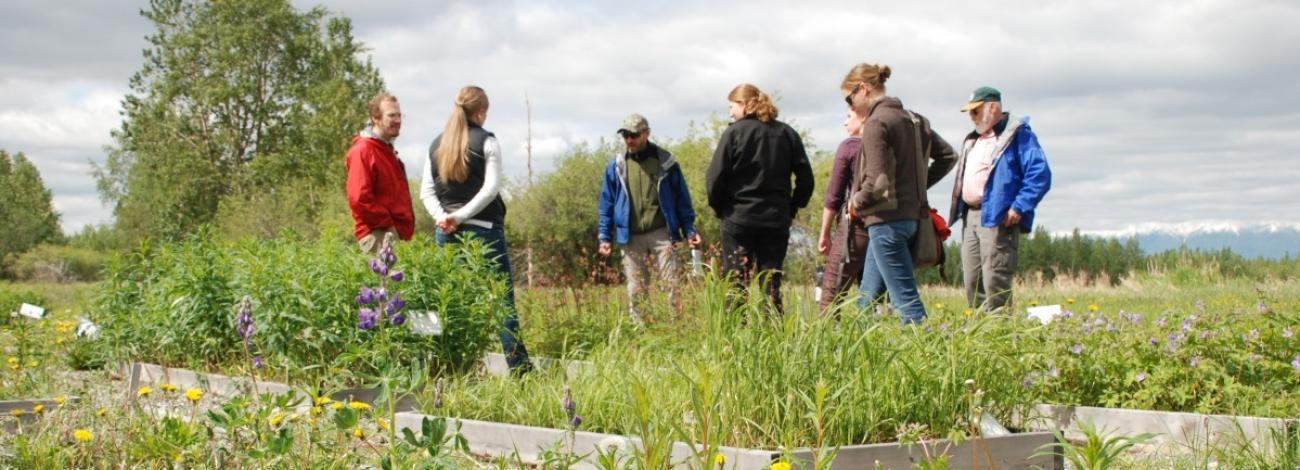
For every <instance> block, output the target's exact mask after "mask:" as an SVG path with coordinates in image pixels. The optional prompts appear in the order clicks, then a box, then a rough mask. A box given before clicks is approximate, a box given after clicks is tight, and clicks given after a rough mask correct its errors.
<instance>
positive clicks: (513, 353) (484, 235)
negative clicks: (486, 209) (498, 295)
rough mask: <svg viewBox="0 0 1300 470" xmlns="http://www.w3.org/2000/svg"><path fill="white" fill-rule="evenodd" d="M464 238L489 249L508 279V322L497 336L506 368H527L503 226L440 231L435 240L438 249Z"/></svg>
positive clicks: (467, 226)
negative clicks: (499, 339) (449, 233)
mask: <svg viewBox="0 0 1300 470" xmlns="http://www.w3.org/2000/svg"><path fill="white" fill-rule="evenodd" d="M465 237H475V238H478V239H479V240H481V241H482V242H483V243H484V245H486V247H487V255H488V257H490V258H492V259H493V260H495V261H496V267H497V272H499V273H501V274H504V275H505V277H506V308H507V312H508V313H506V318H505V321H504V323H503V324H502V325H501V331H500V332H498V333H497V335H498V336H499V337H500V338H501V352H502V353H504V354H505V355H506V364H508V365H509V366H510V368H511V369H515V368H517V367H528V348H526V347H524V343H523V342H522V341H519V313H518V311H517V310H516V309H515V278H514V273H513V272H511V270H510V252H509V248H508V247H507V246H506V231H505V229H503V228H501V227H500V226H497V227H494V228H483V227H479V226H477V225H468V224H464V225H461V226H460V228H458V229H457V230H456V232H455V233H453V234H451V235H447V234H444V233H442V231H441V230H437V231H435V233H434V239H435V240H437V242H438V246H444V245H446V244H448V243H460V242H461V241H463V239H464V238H465Z"/></svg>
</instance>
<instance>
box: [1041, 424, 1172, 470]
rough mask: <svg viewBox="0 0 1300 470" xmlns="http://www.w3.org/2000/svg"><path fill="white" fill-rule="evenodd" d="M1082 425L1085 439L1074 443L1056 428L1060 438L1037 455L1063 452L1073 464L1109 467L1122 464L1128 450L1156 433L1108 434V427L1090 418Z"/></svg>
mask: <svg viewBox="0 0 1300 470" xmlns="http://www.w3.org/2000/svg"><path fill="white" fill-rule="evenodd" d="M1078 427H1079V432H1081V433H1083V437H1084V441H1083V442H1082V443H1079V444H1072V443H1070V442H1069V441H1068V440H1067V439H1066V438H1065V434H1064V433H1062V432H1061V431H1060V430H1056V431H1054V432H1055V433H1056V440H1057V441H1058V442H1057V443H1053V444H1047V445H1045V446H1044V447H1043V448H1041V449H1040V450H1039V452H1038V453H1037V454H1035V456H1042V455H1053V456H1055V455H1060V456H1061V457H1063V458H1064V459H1065V460H1066V461H1067V462H1069V464H1070V466H1071V468H1077V469H1081V470H1105V469H1108V468H1111V467H1112V466H1114V465H1116V464H1118V463H1119V462H1120V461H1121V458H1122V457H1123V455H1124V452H1125V451H1127V450H1129V449H1131V448H1132V447H1133V446H1136V445H1141V444H1144V443H1146V442H1148V441H1150V440H1151V439H1153V438H1154V437H1155V435H1154V434H1151V433H1142V434H1138V435H1134V436H1122V435H1113V436H1106V430H1105V429H1098V428H1097V427H1096V426H1094V425H1093V424H1092V423H1091V422H1088V421H1083V422H1079V423H1078Z"/></svg>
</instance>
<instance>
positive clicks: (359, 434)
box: [352, 426, 366, 439]
mask: <svg viewBox="0 0 1300 470" xmlns="http://www.w3.org/2000/svg"><path fill="white" fill-rule="evenodd" d="M352 437H355V438H357V439H365V438H366V432H365V431H362V430H361V426H357V428H356V429H353V430H352Z"/></svg>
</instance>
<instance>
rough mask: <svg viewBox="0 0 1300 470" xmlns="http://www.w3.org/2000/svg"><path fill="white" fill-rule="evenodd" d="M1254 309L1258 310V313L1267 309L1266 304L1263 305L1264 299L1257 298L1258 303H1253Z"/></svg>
mask: <svg viewBox="0 0 1300 470" xmlns="http://www.w3.org/2000/svg"><path fill="white" fill-rule="evenodd" d="M1255 310H1259V313H1264V312H1267V311H1268V306H1267V305H1264V299H1259V303H1257V304H1255Z"/></svg>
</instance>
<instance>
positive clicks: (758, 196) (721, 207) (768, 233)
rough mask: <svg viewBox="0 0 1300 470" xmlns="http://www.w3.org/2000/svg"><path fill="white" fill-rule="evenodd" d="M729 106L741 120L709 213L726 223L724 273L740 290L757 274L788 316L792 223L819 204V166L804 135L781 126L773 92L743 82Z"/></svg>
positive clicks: (710, 178)
mask: <svg viewBox="0 0 1300 470" xmlns="http://www.w3.org/2000/svg"><path fill="white" fill-rule="evenodd" d="M727 100H728V101H729V102H730V107H729V112H730V114H731V118H732V119H733V120H734V122H732V123H731V125H730V126H728V127H727V130H726V131H723V133H722V137H721V138H720V139H719V140H718V148H717V149H716V150H715V151H714V152H713V161H712V162H711V163H710V164H709V172H708V175H707V186H708V192H709V207H712V208H713V212H714V214H716V215H717V216H718V218H719V219H721V220H722V251H723V253H722V264H723V268H724V269H725V270H726V272H727V274H728V275H729V276H731V278H732V280H733V281H734V282H737V283H738V284H739V285H741V286H743V285H744V284H747V283H748V281H749V280H750V278H751V276H753V275H754V273H755V271H757V273H758V274H759V275H760V280H762V281H765V282H766V284H767V285H766V289H767V296H768V299H769V300H770V301H771V302H772V304H773V306H775V307H776V309H777V311H782V309H783V306H782V303H781V268H782V265H784V264H785V252H786V248H787V247H788V245H789V242H790V223H791V222H792V221H793V220H794V216H795V213H796V212H797V211H798V210H799V208H802V207H804V206H807V205H808V200H809V199H811V198H812V193H813V172H812V165H811V163H809V161H808V154H807V152H806V151H805V150H804V146H803V140H802V139H801V138H800V137H799V133H798V132H795V130H794V129H793V128H791V127H790V126H789V125H787V124H785V123H783V122H781V121H777V120H776V116H777V109H776V106H774V105H773V104H772V99H771V98H769V97H768V96H767V94H766V93H763V92H762V91H760V90H759V89H758V87H755V86H754V85H750V84H748V83H743V84H740V85H739V86H737V87H736V88H734V89H732V90H731V93H730V94H728V95H727ZM791 176H793V177H794V183H793V185H792V184H791V181H790V179H791Z"/></svg>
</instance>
